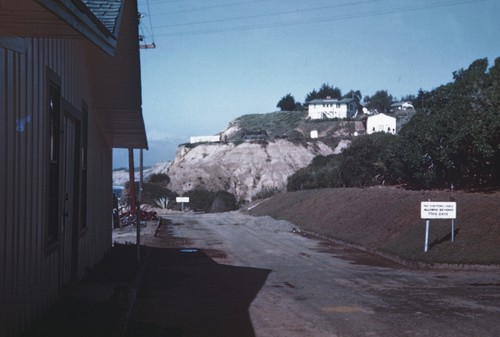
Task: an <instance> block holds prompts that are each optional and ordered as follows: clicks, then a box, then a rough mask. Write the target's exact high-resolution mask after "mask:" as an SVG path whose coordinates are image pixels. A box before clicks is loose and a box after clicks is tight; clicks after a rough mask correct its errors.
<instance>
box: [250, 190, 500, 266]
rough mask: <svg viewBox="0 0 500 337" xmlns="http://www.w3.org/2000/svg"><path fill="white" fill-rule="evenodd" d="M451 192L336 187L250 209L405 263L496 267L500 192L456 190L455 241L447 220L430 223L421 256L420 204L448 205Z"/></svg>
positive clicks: (499, 261)
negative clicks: (426, 241) (443, 203)
mask: <svg viewBox="0 0 500 337" xmlns="http://www.w3.org/2000/svg"><path fill="white" fill-rule="evenodd" d="M450 198H451V193H450V191H408V190H404V189H398V188H394V187H372V188H365V189H360V188H338V189H321V190H306V191H299V192H294V193H283V194H278V195H275V196H274V197H273V198H271V199H268V200H265V201H264V202H262V203H260V204H258V205H257V206H256V207H254V208H252V209H251V210H250V211H249V212H250V213H251V214H252V215H270V216H272V217H273V218H276V219H284V220H288V221H290V222H292V223H294V224H296V225H297V226H298V227H299V228H301V229H303V230H305V231H308V232H312V233H316V234H319V235H321V236H324V237H328V238H330V239H334V240H340V241H344V242H347V243H350V244H353V245H357V246H361V247H364V248H365V249H367V250H369V251H372V252H378V253H382V254H387V255H391V256H395V257H400V258H402V259H403V260H405V261H406V262H408V263H419V262H422V263H424V264H435V263H439V264H454V265H457V264H458V265H470V264H476V265H477V264H479V265H500V249H499V247H500V192H496V193H490V194H484V193H466V192H455V193H454V198H455V200H456V202H457V219H456V220H455V241H454V242H452V241H451V220H432V221H431V225H430V236H429V250H428V252H424V240H425V220H422V219H421V218H420V202H421V201H428V200H432V201H450Z"/></svg>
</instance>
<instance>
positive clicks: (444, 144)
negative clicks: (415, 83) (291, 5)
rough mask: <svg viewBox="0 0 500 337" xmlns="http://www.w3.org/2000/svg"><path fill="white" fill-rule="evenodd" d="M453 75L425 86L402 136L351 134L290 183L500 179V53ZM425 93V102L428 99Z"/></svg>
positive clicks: (479, 183)
mask: <svg viewBox="0 0 500 337" xmlns="http://www.w3.org/2000/svg"><path fill="white" fill-rule="evenodd" d="M453 76H454V81H453V82H451V83H448V84H446V85H443V86H441V87H438V88H436V89H434V90H433V91H431V92H428V93H425V92H423V91H421V92H420V93H419V96H420V97H421V98H422V104H421V109H420V111H418V113H417V114H415V115H414V117H413V118H412V119H411V120H410V122H409V123H407V124H406V125H405V126H404V127H403V128H402V130H401V131H400V133H399V135H398V136H392V135H386V134H380V133H376V134H372V135H367V136H362V137H357V138H354V140H353V142H352V145H351V147H350V148H348V149H346V150H344V151H343V152H342V153H341V154H340V155H332V156H328V157H317V158H315V160H313V162H312V163H311V164H310V165H309V166H307V167H305V168H303V169H301V170H299V171H297V172H296V173H295V174H294V175H292V176H290V177H289V179H288V185H287V189H288V190H289V191H296V190H300V189H311V188H322V187H341V186H343V187H364V186H371V185H374V184H379V183H384V182H385V183H392V184H404V185H406V186H407V187H409V188H417V189H420V188H443V187H449V186H450V185H453V186H454V187H456V188H484V187H487V188H492V187H498V186H500V58H497V59H496V60H495V64H494V65H493V66H492V67H491V68H489V69H488V61H487V60H486V59H481V60H477V61H475V62H473V63H472V64H471V65H470V66H469V68H468V69H465V70H464V69H462V70H459V71H457V72H454V74H453ZM424 99H425V102H424Z"/></svg>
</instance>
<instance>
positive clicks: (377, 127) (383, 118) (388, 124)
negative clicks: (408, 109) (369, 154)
mask: <svg viewBox="0 0 500 337" xmlns="http://www.w3.org/2000/svg"><path fill="white" fill-rule="evenodd" d="M374 132H388V133H394V134H395V133H396V118H394V117H391V116H387V115H384V114H378V115H373V116H370V117H368V119H367V120H366V133H367V134H372V133H374Z"/></svg>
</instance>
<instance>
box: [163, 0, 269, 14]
mask: <svg viewBox="0 0 500 337" xmlns="http://www.w3.org/2000/svg"><path fill="white" fill-rule="evenodd" d="M267 1H270V0H253V1H239V2H233V3H227V4H220V5H214V6H206V7H195V8H187V9H179V10H177V11H172V12H166V13H159V14H161V15H170V14H179V13H186V12H189V13H192V12H198V11H204V10H209V9H218V8H227V7H235V6H240V5H248V4H253V3H256V2H267Z"/></svg>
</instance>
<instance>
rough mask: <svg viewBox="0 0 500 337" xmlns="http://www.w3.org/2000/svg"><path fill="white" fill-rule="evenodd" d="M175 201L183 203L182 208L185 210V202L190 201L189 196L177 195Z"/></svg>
mask: <svg viewBox="0 0 500 337" xmlns="http://www.w3.org/2000/svg"><path fill="white" fill-rule="evenodd" d="M175 202H177V203H180V204H181V209H182V211H183V212H184V203H189V197H177V198H175Z"/></svg>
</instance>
